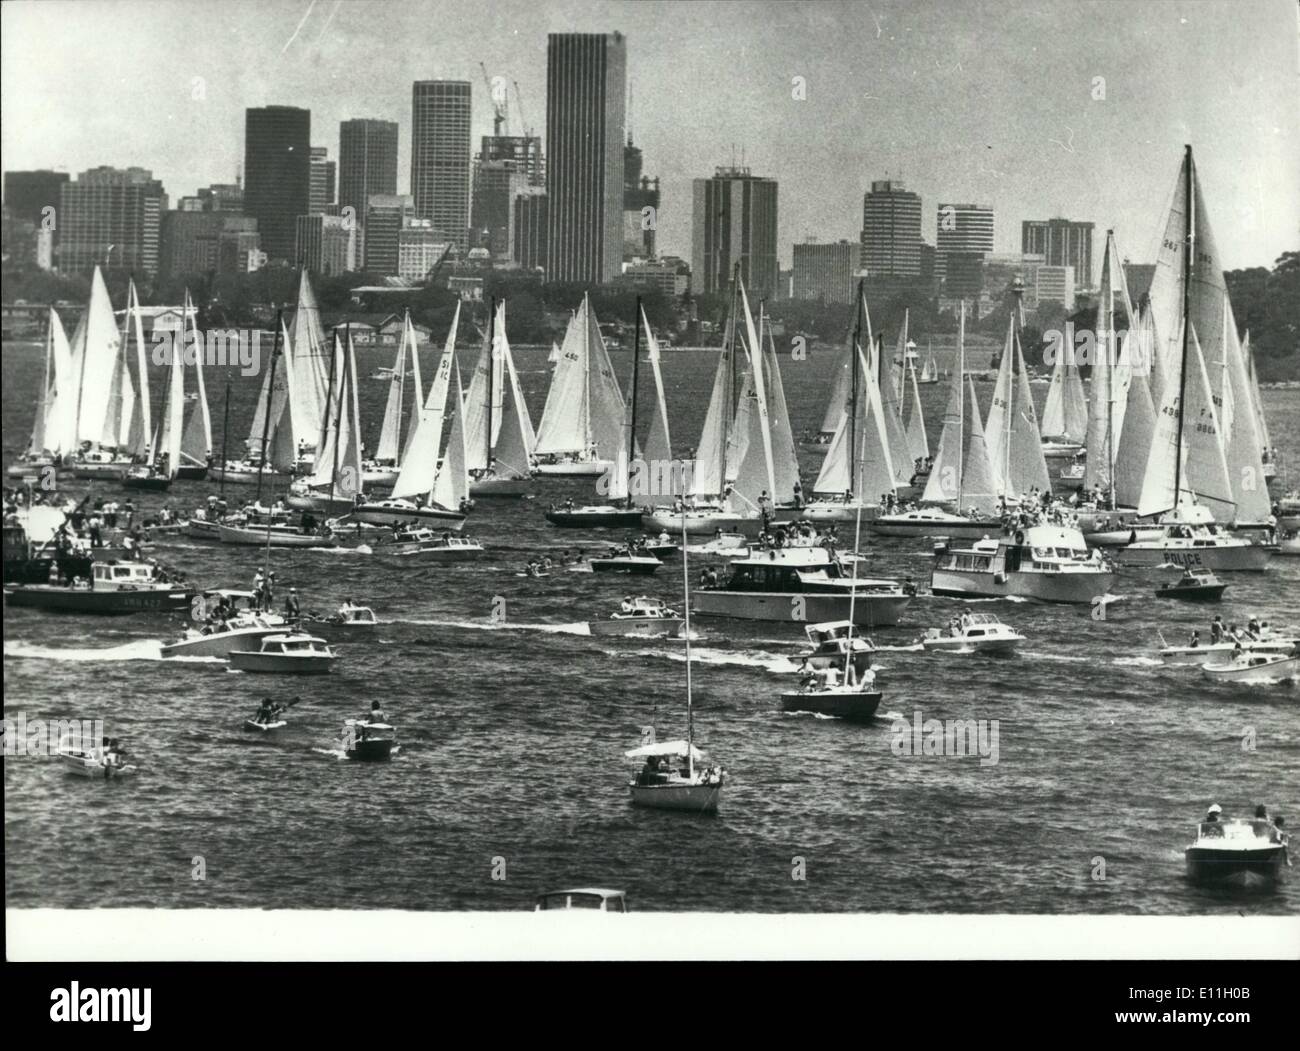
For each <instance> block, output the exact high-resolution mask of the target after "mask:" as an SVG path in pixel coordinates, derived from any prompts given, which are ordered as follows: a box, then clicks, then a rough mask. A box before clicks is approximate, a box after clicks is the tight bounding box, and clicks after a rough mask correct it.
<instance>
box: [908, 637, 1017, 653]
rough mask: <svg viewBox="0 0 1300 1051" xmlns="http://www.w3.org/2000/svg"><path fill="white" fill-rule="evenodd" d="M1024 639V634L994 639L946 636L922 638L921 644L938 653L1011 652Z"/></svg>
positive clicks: (927, 649)
mask: <svg viewBox="0 0 1300 1051" xmlns="http://www.w3.org/2000/svg"><path fill="white" fill-rule="evenodd" d="M1024 641H1025V640H1024V636H1022V635H1017V636H1013V637H1008V638H992V639H989V638H980V639H964V638H958V637H956V636H945V637H942V638H938V639H922V640H921V646H922V647H923V648H924V649H925V650H926V652H936V653H1011V652H1013V651H1014V650H1015V648H1016V647H1017V646H1019V645H1020V644H1021V643H1022V642H1024Z"/></svg>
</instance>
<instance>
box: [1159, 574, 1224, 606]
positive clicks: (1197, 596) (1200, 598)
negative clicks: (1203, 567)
mask: <svg viewBox="0 0 1300 1051" xmlns="http://www.w3.org/2000/svg"><path fill="white" fill-rule="evenodd" d="M1227 588H1228V585H1227V584H1225V583H1224V582H1223V581H1221V580H1220V579H1219V578H1218V577H1216V576H1215V575H1214V574H1213V573H1210V572H1208V571H1207V572H1199V573H1198V572H1197V571H1196V570H1194V569H1185V570H1183V575H1182V576H1181V577H1179V578H1178V579H1177V580H1175V581H1174V582H1173V583H1172V584H1161V585H1160V586H1159V587H1158V588H1156V590H1155V596H1156V598H1176V599H1182V600H1183V601H1184V602H1218V601H1219V599H1221V598H1223V593H1224V591H1226V590H1227Z"/></svg>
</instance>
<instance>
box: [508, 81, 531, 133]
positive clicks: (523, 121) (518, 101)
mask: <svg viewBox="0 0 1300 1051" xmlns="http://www.w3.org/2000/svg"><path fill="white" fill-rule="evenodd" d="M511 83H513V84H514V86H515V105H516V107H517V108H518V109H519V123H520V125H521V126H522V127H523V129H524V134H525V135H531V134H532V128H530V127H529V126H528V118H527V117H525V116H524V97H523V96H522V95H521V94H519V81H517V80H515V81H512V82H511Z"/></svg>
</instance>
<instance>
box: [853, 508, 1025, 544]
mask: <svg viewBox="0 0 1300 1051" xmlns="http://www.w3.org/2000/svg"><path fill="white" fill-rule="evenodd" d="M1001 529H1002V522H1001V520H1000V519H997V518H968V517H967V516H966V515H958V514H953V513H952V512H951V511H944V510H942V509H940V508H937V507H914V508H912V509H911V510H910V511H902V512H899V513H896V514H887V515H877V516H876V517H875V518H874V519H872V521H871V531H872V532H873V533H876V534H877V535H879V536H948V537H955V538H957V539H963V540H978V539H979V538H980V537H985V536H988V535H989V534H990V533H997V532H1000V531H1001Z"/></svg>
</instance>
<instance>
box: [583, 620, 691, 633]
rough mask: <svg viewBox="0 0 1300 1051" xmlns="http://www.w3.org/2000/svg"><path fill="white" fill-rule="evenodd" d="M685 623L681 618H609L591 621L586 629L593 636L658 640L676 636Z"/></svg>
mask: <svg viewBox="0 0 1300 1051" xmlns="http://www.w3.org/2000/svg"><path fill="white" fill-rule="evenodd" d="M685 623H686V621H685V620H683V619H682V618H681V617H624V618H622V619H618V618H614V617H611V618H610V619H609V620H591V621H588V622H587V629H588V630H589V631H590V632H591V633H592V634H593V635H634V636H638V637H640V638H659V637H662V636H664V635H676V634H677V633H678V632H679V631H680V630H681V628H682V625H683V624H685Z"/></svg>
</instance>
